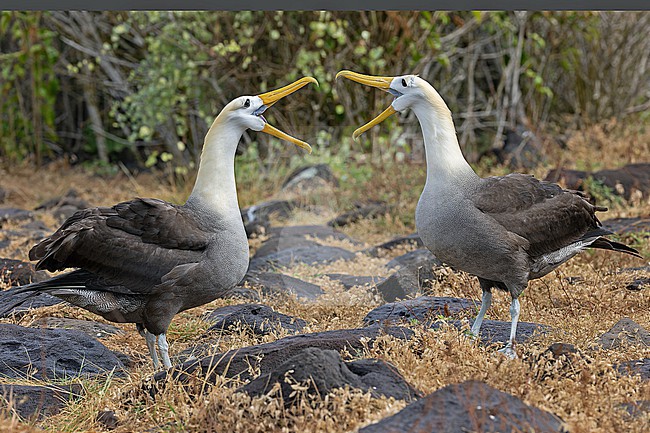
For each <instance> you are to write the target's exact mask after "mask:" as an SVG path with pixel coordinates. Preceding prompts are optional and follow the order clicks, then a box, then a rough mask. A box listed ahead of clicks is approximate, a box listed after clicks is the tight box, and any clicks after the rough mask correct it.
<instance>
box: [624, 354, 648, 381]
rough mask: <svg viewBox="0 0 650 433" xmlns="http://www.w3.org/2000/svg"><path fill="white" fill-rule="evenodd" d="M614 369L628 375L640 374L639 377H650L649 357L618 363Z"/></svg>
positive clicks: (646, 378)
mask: <svg viewBox="0 0 650 433" xmlns="http://www.w3.org/2000/svg"><path fill="white" fill-rule="evenodd" d="M616 370H618V372H619V373H620V374H626V375H628V376H635V375H638V376H641V379H644V380H648V379H650V358H643V359H636V360H634V361H626V362H622V363H620V364H618V365H617V366H616Z"/></svg>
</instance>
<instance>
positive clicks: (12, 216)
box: [0, 207, 34, 227]
mask: <svg viewBox="0 0 650 433" xmlns="http://www.w3.org/2000/svg"><path fill="white" fill-rule="evenodd" d="M32 218H34V214H33V213H32V212H31V211H28V210H25V209H18V208H15V207H0V227H2V224H3V223H6V222H9V221H23V220H29V219H32Z"/></svg>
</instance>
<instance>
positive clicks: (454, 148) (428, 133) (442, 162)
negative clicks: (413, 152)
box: [412, 88, 479, 185]
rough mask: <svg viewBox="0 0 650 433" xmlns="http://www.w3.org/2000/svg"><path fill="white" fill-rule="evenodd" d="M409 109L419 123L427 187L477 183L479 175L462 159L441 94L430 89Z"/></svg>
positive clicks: (452, 125)
mask: <svg viewBox="0 0 650 433" xmlns="http://www.w3.org/2000/svg"><path fill="white" fill-rule="evenodd" d="M431 90H433V88H431ZM412 109H413V111H414V112H415V115H416V116H417V118H418V120H419V121H420V126H421V127H422V134H423V136H424V148H425V152H426V159H427V184H430V185H435V184H439V183H443V184H445V185H452V184H458V183H464V182H467V181H472V180H478V179H479V177H478V175H477V174H476V173H475V172H474V170H473V169H472V167H471V166H470V165H469V164H468V163H467V161H466V160H465V157H463V154H462V152H461V150H460V145H459V144H458V138H456V129H455V128H454V122H453V120H452V118H451V111H449V108H447V105H446V104H445V103H444V101H443V100H442V98H441V97H440V95H438V93H437V92H436V91H435V90H433V92H432V93H431V94H428V95H427V98H425V99H422V100H421V101H420V102H418V103H416V104H414V105H413V106H412Z"/></svg>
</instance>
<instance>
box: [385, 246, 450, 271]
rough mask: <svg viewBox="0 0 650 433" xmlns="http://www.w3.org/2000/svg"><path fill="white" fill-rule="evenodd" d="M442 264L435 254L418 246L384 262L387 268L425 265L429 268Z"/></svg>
mask: <svg viewBox="0 0 650 433" xmlns="http://www.w3.org/2000/svg"><path fill="white" fill-rule="evenodd" d="M438 266H442V262H441V261H440V259H438V258H437V257H436V256H434V255H433V254H432V253H431V251H429V250H427V249H426V248H420V249H417V250H415V251H410V252H408V253H406V254H403V255H401V256H398V257H395V258H394V259H393V260H391V261H390V262H388V263H386V267H387V268H388V269H395V268H410V269H418V268H420V267H426V268H427V269H431V268H434V267H438Z"/></svg>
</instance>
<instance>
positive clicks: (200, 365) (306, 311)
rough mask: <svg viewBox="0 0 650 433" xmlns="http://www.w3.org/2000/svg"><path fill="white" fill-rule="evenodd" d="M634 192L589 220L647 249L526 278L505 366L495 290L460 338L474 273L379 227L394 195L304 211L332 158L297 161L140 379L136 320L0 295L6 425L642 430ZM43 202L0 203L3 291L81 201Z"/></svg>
mask: <svg viewBox="0 0 650 433" xmlns="http://www.w3.org/2000/svg"><path fill="white" fill-rule="evenodd" d="M637 169H638V167H634V170H637ZM628 172H629V169H626V171H625V175H626V176H627V175H628V174H629V173H628ZM645 173H646V174H647V172H645ZM605 174H606V175H609V176H611V173H609V174H608V173H605ZM550 175H554V176H560V175H561V176H568V175H571V176H577V175H576V174H575V173H567V172H562V173H559V172H557V173H551V174H550ZM600 175H602V173H600ZM292 179H293V180H292ZM295 179H297V180H295ZM573 180H574V181H575V179H573ZM630 182H631V181H630ZM631 184H633V186H632V187H633V188H635V189H634V191H633V192H630V191H627V190H624V191H621V197H622V200H630V199H634V200H636V204H635V205H634V206H635V207H632V208H631V207H630V205H628V204H624V205H622V206H620V207H619V208H618V210H616V209H614V210H613V212H610V213H609V214H611V216H612V218H610V219H607V218H608V217H607V216H603V217H602V219H603V221H604V224H605V226H609V227H612V228H613V229H615V230H616V231H617V232H618V233H621V234H622V236H623V239H624V240H625V241H626V242H628V243H632V244H633V245H634V246H635V247H637V248H639V249H640V250H641V252H642V254H643V255H644V257H645V259H643V260H641V259H635V258H633V257H629V256H625V255H622V254H608V252H604V251H596V252H587V253H584V254H582V255H581V256H579V257H577V258H575V259H573V260H572V261H571V262H569V263H567V264H566V265H564V266H563V267H561V268H560V269H559V270H558V271H556V272H554V273H551V274H550V275H548V276H546V277H544V278H542V279H541V280H537V281H534V282H532V283H531V284H530V285H529V288H528V289H527V291H526V292H525V293H524V295H523V296H522V298H521V304H522V316H521V322H520V324H519V327H518V333H517V345H516V351H517V353H518V355H519V357H518V359H515V360H508V359H506V358H505V357H503V356H502V355H501V354H500V353H499V352H497V349H498V348H500V347H501V345H502V344H503V343H504V342H505V341H506V340H507V338H508V335H509V329H510V322H509V313H508V306H509V302H508V297H507V295H505V294H501V293H497V294H495V300H494V302H493V307H492V309H491V310H490V311H489V312H488V315H487V319H489V320H486V321H485V322H484V325H483V327H482V329H481V335H480V339H478V340H473V339H472V338H470V337H469V336H468V330H469V327H470V326H471V323H472V321H473V318H474V317H475V315H476V312H477V308H478V305H479V304H480V289H479V286H478V283H477V281H476V280H475V279H474V278H473V277H471V276H469V275H467V274H464V273H462V272H457V271H455V270H453V269H451V268H449V267H446V266H445V265H444V264H443V263H441V262H440V261H439V260H438V259H437V258H436V257H434V256H433V255H432V254H431V253H430V252H429V251H427V250H426V249H424V248H423V246H422V244H421V241H420V240H419V238H418V236H417V234H415V233H413V231H412V230H413V227H408V226H406V227H405V226H404V225H400V224H397V223H396V224H394V225H393V227H391V228H386V227H388V226H390V225H391V223H392V222H394V221H393V220H392V219H391V218H392V217H391V216H390V215H391V214H390V212H391V209H392V208H394V206H395V205H396V204H395V203H388V202H386V201H380V200H366V201H364V202H359V203H357V204H356V205H352V206H349V207H348V208H347V209H344V210H345V211H344V212H343V211H338V210H333V209H328V207H327V206H326V205H323V204H322V203H326V202H325V201H324V200H322V199H321V201H320V203H321V204H320V205H319V203H316V204H314V203H313V202H311V203H305V200H300V195H301V194H308V195H312V194H317V193H316V192H315V191H318V190H319V189H320V190H322V188H323V187H325V188H326V189H329V191H330V192H331V191H336V189H337V188H339V185H337V180H336V178H335V177H334V176H333V175H331V172H329V170H328V168H327V167H326V166H317V167H315V168H314V167H312V168H311V171H310V172H308V173H307V174H305V173H304V172H302V174H301V173H300V172H297V173H294V174H293V176H292V177H291V179H289V180H288V181H287V182H285V185H284V188H282V189H281V192H286V191H288V190H291V191H290V192H291V194H280V193H278V194H275V195H274V196H272V197H269V199H268V200H267V201H265V202H257V203H256V204H254V205H252V206H248V207H246V208H245V209H243V210H242V216H243V218H244V221H245V223H246V228H247V231H248V233H249V236H250V238H251V262H250V268H249V272H248V274H247V275H246V277H245V279H244V280H243V281H242V283H241V284H240V285H239V286H238V287H237V288H236V289H235V290H234V291H233V293H232V296H231V297H229V298H228V299H219V300H216V301H214V302H213V303H210V304H208V305H206V306H203V307H200V308H196V309H193V310H190V311H187V312H184V313H181V314H179V315H178V316H177V317H176V319H175V320H174V323H173V324H172V327H171V328H170V332H169V341H170V344H171V349H170V353H171V354H172V362H173V363H174V368H173V369H172V370H169V371H164V372H163V371H158V372H156V371H153V368H152V366H151V365H150V360H149V358H148V356H147V350H146V346H145V343H144V341H143V340H142V339H141V337H140V336H139V335H138V334H137V332H136V331H135V329H134V326H133V325H129V324H113V323H108V322H106V321H103V320H102V319H101V318H98V317H97V316H94V315H92V314H91V313H88V312H85V311H83V310H80V309H78V308H75V307H72V306H69V305H66V304H64V303H62V302H59V301H58V300H57V299H56V298H53V297H51V296H48V295H39V296H37V297H34V298H30V299H26V300H25V301H24V302H21V299H18V298H12V299H6V297H2V296H0V310H2V309H3V308H4V306H5V305H7V303H9V302H11V303H12V304H15V306H14V308H13V309H12V310H11V311H10V312H9V313H8V314H6V315H5V316H4V317H3V318H1V319H0V348H1V350H0V396H4V403H1V404H2V406H1V408H0V432H2V431H31V430H32V429H33V430H38V429H45V430H51V431H107V430H113V431H120V432H121V431H246V432H249V431H260V432H261V431H359V432H393V431H449V432H460V431H535V432H556V431H571V432H612V431H626V432H646V431H648V430H647V426H648V425H650V411H649V410H650V334H649V332H648V329H650V266H648V260H647V258H648V257H649V256H650V247H649V246H648V239H649V238H650V212H648V210H649V209H650V206H649V205H648V196H647V195H646V194H647V193H648V191H647V190H644V189H643V188H644V186H643V185H644V184H642V183H638V182H637V183H636V184H634V182H632V183H631ZM639 185H641V186H639ZM572 186H573V187H579V186H580V185H577V184H576V185H573V184H572ZM14 191H15V190H14ZM636 191H638V192H636ZM626 194H627V195H628V196H627V197H625V195H626ZM152 195H155V192H154V193H152ZM296 197H298V198H296ZM50 198H51V199H50V200H44V201H42V202H40V203H38V204H37V205H36V206H33V207H31V208H26V207H20V206H14V205H13V202H12V200H11V194H9V198H7V199H5V202H4V203H0V257H4V258H2V259H0V272H1V274H0V277H1V278H2V283H1V284H2V286H0V287H1V288H8V287H11V286H16V285H21V284H25V283H27V282H29V281H38V280H40V279H44V278H48V275H47V274H46V273H44V272H42V271H38V272H36V271H35V270H34V268H33V265H32V264H30V263H27V262H25V260H26V257H27V254H26V252H27V251H28V249H29V247H30V246H31V245H33V244H34V243H35V242H37V241H38V240H39V239H41V238H43V237H44V236H46V235H48V234H49V233H50V232H51V231H52V230H53V229H55V228H56V227H57V225H58V224H60V222H62V221H63V219H65V218H66V217H67V216H69V215H71V214H72V213H73V212H74V211H75V210H77V209H80V208H83V207H86V206H88V205H89V202H88V199H89V198H90V197H89V196H88V195H87V194H85V193H77V192H75V191H68V192H66V193H64V194H63V195H60V196H57V197H50ZM126 198H128V196H127V197H124V198H123V199H126ZM15 202H18V203H20V202H21V201H20V200H15ZM625 203H629V201H626V202H625ZM93 204H95V203H93ZM630 209H632V210H630ZM605 215H607V214H605ZM404 228H406V229H409V228H410V231H409V230H402V229H404ZM366 234H367V235H366Z"/></svg>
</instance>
